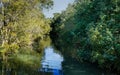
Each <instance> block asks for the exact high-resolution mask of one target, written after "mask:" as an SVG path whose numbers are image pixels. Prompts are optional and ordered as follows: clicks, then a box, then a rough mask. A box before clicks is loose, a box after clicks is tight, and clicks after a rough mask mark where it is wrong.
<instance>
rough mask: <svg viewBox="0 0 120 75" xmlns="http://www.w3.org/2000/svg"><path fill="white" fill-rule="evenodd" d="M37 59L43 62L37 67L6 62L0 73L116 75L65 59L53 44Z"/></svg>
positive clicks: (17, 74)
mask: <svg viewBox="0 0 120 75" xmlns="http://www.w3.org/2000/svg"><path fill="white" fill-rule="evenodd" d="M32 58H33V59H34V58H36V57H32ZM31 60H32V59H31ZM37 60H38V61H39V64H41V66H37V67H38V68H37V69H35V66H34V65H33V66H31V67H30V66H26V64H23V63H13V64H12V65H13V66H12V67H11V66H9V65H10V64H9V63H7V65H8V67H6V64H1V65H0V75H114V74H110V73H107V72H105V71H103V70H101V69H99V68H97V67H95V66H93V65H91V64H88V63H77V62H76V61H75V60H73V59H69V58H65V59H64V58H63V56H62V55H61V53H60V52H59V51H57V50H56V49H55V48H54V47H53V46H48V47H46V48H45V49H44V52H43V56H42V59H41V60H39V59H37ZM34 63H36V61H34ZM5 67H6V68H5Z"/></svg>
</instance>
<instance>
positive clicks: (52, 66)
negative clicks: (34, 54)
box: [40, 46, 63, 75]
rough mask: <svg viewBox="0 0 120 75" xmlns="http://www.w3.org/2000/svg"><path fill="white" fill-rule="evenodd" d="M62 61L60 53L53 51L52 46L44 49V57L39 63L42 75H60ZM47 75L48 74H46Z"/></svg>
mask: <svg viewBox="0 0 120 75" xmlns="http://www.w3.org/2000/svg"><path fill="white" fill-rule="evenodd" d="M62 61H63V57H62V55H61V54H60V53H58V52H56V51H54V48H53V47H52V46H50V47H47V48H45V52H44V56H43V59H42V61H41V64H42V68H41V69H40V71H41V72H43V73H50V74H49V75H62ZM46 75H48V74H46Z"/></svg>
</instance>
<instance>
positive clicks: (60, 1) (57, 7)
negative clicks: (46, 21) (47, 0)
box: [43, 0, 74, 18]
mask: <svg viewBox="0 0 120 75" xmlns="http://www.w3.org/2000/svg"><path fill="white" fill-rule="evenodd" d="M53 1H54V6H53V9H49V10H43V13H44V15H45V16H46V17H47V18H49V17H53V14H54V13H60V12H61V11H63V10H65V9H66V8H67V6H68V4H69V3H73V2H74V0H53Z"/></svg>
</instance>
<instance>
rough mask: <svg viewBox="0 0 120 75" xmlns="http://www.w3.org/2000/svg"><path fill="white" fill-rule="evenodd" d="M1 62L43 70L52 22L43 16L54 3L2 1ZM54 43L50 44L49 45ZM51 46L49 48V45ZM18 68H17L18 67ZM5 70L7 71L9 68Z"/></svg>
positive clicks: (36, 0) (44, 1)
mask: <svg viewBox="0 0 120 75" xmlns="http://www.w3.org/2000/svg"><path fill="white" fill-rule="evenodd" d="M0 2H1V4H0V62H1V60H3V61H2V63H3V64H6V63H7V64H8V62H12V64H13V65H14V66H16V65H17V64H18V63H20V64H23V66H25V65H26V66H29V67H30V66H34V67H35V65H36V67H39V66H37V65H39V63H40V59H41V55H42V51H43V49H42V48H43V46H44V45H42V43H44V41H45V40H50V39H48V35H49V32H50V30H51V28H50V20H49V19H46V18H45V17H44V15H43V13H42V9H43V8H47V9H48V8H51V7H52V5H53V1H52V0H0ZM49 43H50V42H49ZM49 43H48V44H49ZM15 64H16V65H15ZM4 66H5V67H7V65H4ZM4 66H3V69H5V67H4Z"/></svg>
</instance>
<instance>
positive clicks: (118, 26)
mask: <svg viewBox="0 0 120 75" xmlns="http://www.w3.org/2000/svg"><path fill="white" fill-rule="evenodd" d="M51 27H52V28H53V30H52V31H51V38H52V39H53V42H54V43H55V45H56V46H57V47H58V48H59V49H60V50H62V52H63V54H64V55H65V56H70V57H72V58H74V59H77V60H78V61H83V60H84V61H89V62H91V63H96V64H98V65H99V66H100V67H101V68H107V69H109V70H111V71H117V72H120V60H119V59H120V0H76V1H75V2H74V3H73V4H70V5H69V6H68V8H67V9H66V10H65V11H63V12H62V13H61V14H59V13H56V14H54V17H53V20H52V23H51Z"/></svg>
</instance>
